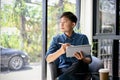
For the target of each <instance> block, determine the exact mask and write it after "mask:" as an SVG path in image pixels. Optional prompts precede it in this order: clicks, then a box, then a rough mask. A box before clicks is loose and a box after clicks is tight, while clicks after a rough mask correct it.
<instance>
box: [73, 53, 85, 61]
mask: <svg viewBox="0 0 120 80" xmlns="http://www.w3.org/2000/svg"><path fill="white" fill-rule="evenodd" d="M74 56H75V57H76V58H77V59H78V60H83V59H84V58H85V57H84V55H83V53H82V52H80V53H79V52H76V53H74Z"/></svg>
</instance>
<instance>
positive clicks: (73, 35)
mask: <svg viewBox="0 0 120 80" xmlns="http://www.w3.org/2000/svg"><path fill="white" fill-rule="evenodd" d="M75 35H76V33H75V32H74V31H73V33H72V35H71V36H70V37H69V38H68V37H67V36H66V34H65V33H64V34H63V37H64V39H65V40H66V39H74V38H75V37H76V36H75Z"/></svg>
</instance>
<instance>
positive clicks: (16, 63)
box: [9, 56, 23, 70]
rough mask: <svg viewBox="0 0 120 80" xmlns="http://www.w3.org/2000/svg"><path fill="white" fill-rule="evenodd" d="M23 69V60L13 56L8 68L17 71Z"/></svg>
mask: <svg viewBox="0 0 120 80" xmlns="http://www.w3.org/2000/svg"><path fill="white" fill-rule="evenodd" d="M22 67H23V59H22V58H21V57H20V56H14V57H12V58H11V59H10V61H9V68H10V69H12V70H19V69H21V68H22Z"/></svg>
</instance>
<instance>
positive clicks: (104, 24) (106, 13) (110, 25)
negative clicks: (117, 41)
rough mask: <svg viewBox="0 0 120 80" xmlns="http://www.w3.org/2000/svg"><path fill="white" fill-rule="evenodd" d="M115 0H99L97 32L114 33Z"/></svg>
mask: <svg viewBox="0 0 120 80" xmlns="http://www.w3.org/2000/svg"><path fill="white" fill-rule="evenodd" d="M115 3H116V0H99V12H98V14H99V26H100V27H99V32H100V33H115V11H116V7H115V6H116V4H115Z"/></svg>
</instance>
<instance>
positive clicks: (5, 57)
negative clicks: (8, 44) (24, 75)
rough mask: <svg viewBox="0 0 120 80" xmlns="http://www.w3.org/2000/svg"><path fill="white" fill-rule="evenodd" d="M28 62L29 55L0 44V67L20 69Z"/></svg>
mask: <svg viewBox="0 0 120 80" xmlns="http://www.w3.org/2000/svg"><path fill="white" fill-rule="evenodd" d="M28 64H29V56H28V54H27V53H26V52H23V51H21V50H17V49H12V48H4V47H2V46H0V68H9V69H11V70H20V69H22V68H23V67H24V66H26V65H28Z"/></svg>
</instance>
